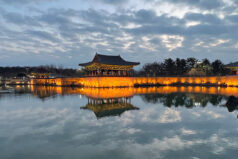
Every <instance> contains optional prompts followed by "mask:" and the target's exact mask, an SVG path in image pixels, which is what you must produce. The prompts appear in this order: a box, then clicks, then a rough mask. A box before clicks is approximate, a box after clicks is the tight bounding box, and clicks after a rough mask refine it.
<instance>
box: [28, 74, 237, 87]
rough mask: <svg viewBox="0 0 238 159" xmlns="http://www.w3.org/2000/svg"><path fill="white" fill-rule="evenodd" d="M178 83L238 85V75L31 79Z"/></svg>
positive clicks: (94, 83) (108, 83)
mask: <svg viewBox="0 0 238 159" xmlns="http://www.w3.org/2000/svg"><path fill="white" fill-rule="evenodd" d="M176 83H188V84H197V85H198V84H202V85H206V84H212V85H217V86H218V85H227V86H238V76H223V77H83V78H55V79H31V84H36V85H47V84H48V85H57V86H70V85H80V86H84V87H133V86H134V85H148V84H161V85H171V84H176Z"/></svg>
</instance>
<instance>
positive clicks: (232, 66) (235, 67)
mask: <svg viewBox="0 0 238 159" xmlns="http://www.w3.org/2000/svg"><path fill="white" fill-rule="evenodd" d="M225 68H227V69H229V70H231V74H233V75H238V62H234V63H229V64H227V65H225Z"/></svg>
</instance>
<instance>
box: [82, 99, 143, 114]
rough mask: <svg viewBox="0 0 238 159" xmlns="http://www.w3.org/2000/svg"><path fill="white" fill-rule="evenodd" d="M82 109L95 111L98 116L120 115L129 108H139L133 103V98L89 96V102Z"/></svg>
mask: <svg viewBox="0 0 238 159" xmlns="http://www.w3.org/2000/svg"><path fill="white" fill-rule="evenodd" d="M81 109H89V110H91V111H93V112H94V114H95V115H96V117H97V118H103V117H107V116H120V115H121V114H122V113H124V112H125V111H128V110H138V109H139V108H137V107H135V106H133V105H132V104H131V98H128V97H121V98H107V99H102V98H98V99H94V98H88V104H87V105H86V106H85V107H81Z"/></svg>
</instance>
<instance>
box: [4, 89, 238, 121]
mask: <svg viewBox="0 0 238 159" xmlns="http://www.w3.org/2000/svg"><path fill="white" fill-rule="evenodd" d="M2 90H4V91H3V92H2V93H1V94H4V93H11V91H12V88H11V87H8V88H4V89H3V88H2ZM7 90H9V91H7ZM10 90H11V91H10ZM14 90H15V91H14V93H15V94H26V93H28V94H32V95H34V96H36V97H38V98H40V99H42V100H45V99H47V98H55V97H56V96H57V95H60V96H65V95H84V96H86V97H87V98H88V103H87V104H86V105H85V106H84V107H81V108H82V109H88V110H91V111H93V112H94V114H95V115H96V117H97V118H101V117H105V116H120V115H121V114H122V113H123V112H125V111H127V110H136V109H139V108H138V107H136V106H133V105H132V104H131V98H132V97H133V96H135V95H139V96H140V97H141V98H142V99H143V101H144V102H146V103H153V104H156V103H161V104H163V105H164V106H166V107H173V106H174V107H181V106H184V107H186V108H193V107H196V106H201V107H206V106H207V105H208V104H211V105H213V106H223V107H227V109H228V111H229V112H233V111H235V110H237V109H238V88H237V87H223V88H220V87H148V88H143V87H142V88H132V87H130V88H87V87H86V88H78V87H49V86H31V87H30V86H25V87H22V86H17V87H15V88H14ZM1 94H0V97H1ZM222 102H223V103H222Z"/></svg>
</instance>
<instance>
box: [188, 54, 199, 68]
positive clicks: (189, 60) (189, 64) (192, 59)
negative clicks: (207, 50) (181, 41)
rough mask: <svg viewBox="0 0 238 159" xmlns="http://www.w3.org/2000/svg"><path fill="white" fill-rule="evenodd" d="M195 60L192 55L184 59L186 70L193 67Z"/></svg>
mask: <svg viewBox="0 0 238 159" xmlns="http://www.w3.org/2000/svg"><path fill="white" fill-rule="evenodd" d="M197 61H198V60H197V59H195V58H193V57H190V58H187V60H186V66H187V70H188V71H190V70H191V69H192V68H193V67H194V65H195V64H196V63H197Z"/></svg>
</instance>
